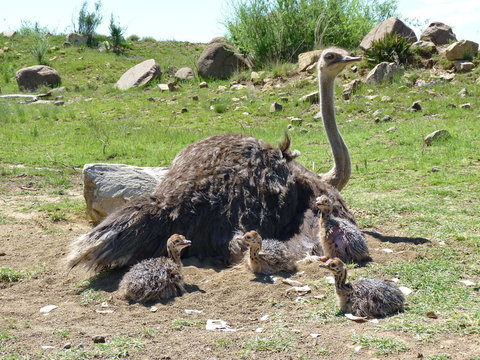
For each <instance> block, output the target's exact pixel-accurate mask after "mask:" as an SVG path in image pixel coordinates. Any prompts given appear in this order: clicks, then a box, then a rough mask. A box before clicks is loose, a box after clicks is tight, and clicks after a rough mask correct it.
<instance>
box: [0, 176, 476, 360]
mask: <svg viewBox="0 0 480 360" xmlns="http://www.w3.org/2000/svg"><path fill="white" fill-rule="evenodd" d="M30 180H31V179H28V178H25V177H24V178H12V179H11V180H9V181H8V182H2V183H0V187H1V189H0V190H1V192H0V216H2V218H3V219H7V221H3V222H1V223H0V254H1V256H0V267H9V268H13V269H15V270H27V271H28V270H32V269H37V272H36V274H35V275H33V277H31V278H27V279H24V280H22V281H20V282H14V283H1V282H0V356H1V357H2V358H4V359H7V358H8V359H17V358H19V359H20V358H28V359H43V358H47V359H50V358H51V359H87V358H100V359H113V358H120V357H123V356H128V357H129V358H131V359H172V360H176V359H205V360H207V359H218V360H220V359H240V358H246V359H321V358H325V359H326V358H328V359H375V358H379V359H380V358H381V359H400V358H402V359H417V358H422V357H423V358H425V359H427V358H429V357H430V358H431V359H443V358H442V357H433V356H439V355H438V354H450V355H451V356H452V357H444V358H445V359H447V358H448V359H473V358H474V357H475V356H480V349H479V343H478V341H472V340H473V339H472V337H473V335H472V336H457V335H448V334H443V335H439V336H436V337H435V339H434V340H433V341H422V342H421V341H417V340H416V339H415V338H414V336H413V335H412V334H410V333H402V332H399V331H391V330H385V328H386V327H385V324H388V322H389V321H391V319H384V320H380V322H379V323H378V324H375V323H372V322H366V323H355V322H351V321H349V320H347V319H346V318H344V317H343V316H342V315H337V316H333V317H332V311H333V313H335V311H337V308H336V307H335V305H334V301H335V300H334V296H333V293H332V292H333V288H332V285H329V284H327V282H326V281H325V276H326V275H327V274H325V273H324V272H322V271H320V270H319V269H318V265H317V264H313V263H312V264H306V265H302V266H301V267H300V272H299V273H297V274H295V275H294V276H292V278H293V279H295V280H298V281H300V282H302V283H303V284H305V285H309V286H310V287H311V288H312V292H311V293H309V294H306V295H304V296H302V297H299V296H298V295H296V294H295V293H293V292H287V289H289V288H290V285H287V284H285V283H283V282H282V278H281V277H279V279H277V281H275V282H272V281H268V280H269V279H256V278H255V276H254V275H253V274H251V273H250V272H248V271H247V270H246V269H245V268H243V267H236V268H232V269H215V268H209V267H204V266H202V267H199V266H195V265H198V264H195V261H194V260H192V259H187V261H185V264H186V266H185V268H184V276H185V280H186V283H187V284H188V293H186V294H184V295H183V296H181V297H178V298H176V299H174V300H173V301H171V302H168V303H166V304H162V303H157V304H153V305H154V306H155V307H156V308H157V310H156V311H152V310H155V309H152V304H149V305H148V306H144V305H140V304H133V305H131V304H129V303H128V302H126V301H124V300H122V299H121V298H119V296H118V294H117V286H118V283H119V281H120V279H121V276H122V272H120V271H117V272H109V273H106V274H102V275H101V276H99V277H96V278H94V279H93V280H91V281H89V282H88V281H85V280H87V279H89V276H88V274H85V273H82V272H80V271H77V270H75V269H74V270H72V271H70V272H67V270H66V268H65V264H64V258H65V255H66V253H67V247H68V244H69V243H70V242H71V240H72V239H74V238H75V237H76V236H78V235H80V234H82V233H84V232H87V231H88V230H89V229H91V227H92V224H90V223H89V222H88V221H87V219H86V218H85V217H83V216H80V215H74V214H70V213H69V214H68V216H67V219H66V220H62V221H57V222H53V221H52V220H51V219H50V218H49V217H48V216H46V214H45V212H42V211H38V210H35V205H36V204H45V203H49V202H50V203H54V202H57V201H58V200H59V198H60V197H68V198H71V199H76V200H77V201H81V199H82V185H81V181H80V175H78V176H76V177H75V179H73V181H74V186H73V187H72V188H71V189H69V190H68V191H67V192H66V194H64V195H59V196H55V195H48V194H49V192H48V191H47V190H44V189H42V190H36V189H34V187H35V186H34V184H33V185H32V183H31V182H29V181H30ZM32 188H33V190H26V189H32ZM364 230H365V229H364ZM369 230H371V229H369ZM376 231H377V232H378V233H381V234H384V235H389V236H395V235H398V234H395V233H394V232H395V230H393V229H376ZM372 234H373V235H375V233H370V232H368V233H366V237H367V241H368V243H369V246H370V248H371V252H372V257H373V259H374V260H375V262H376V263H380V264H382V263H386V262H388V261H390V260H391V259H392V255H391V254H389V253H386V252H384V251H381V248H384V247H386V245H385V242H384V241H382V239H381V238H379V237H378V236H372ZM429 246H431V245H430V244H429V243H428V242H423V241H412V242H400V241H399V242H395V241H392V242H388V247H389V248H390V249H392V250H393V251H394V254H395V255H394V256H395V260H399V259H403V260H409V259H414V258H415V257H416V256H419V255H420V254H422V252H424V251H426V250H427V249H428V247H429ZM353 271H354V270H353ZM270 280H271V279H270ZM45 305H56V306H58V308H56V309H55V310H52V311H51V312H49V313H46V314H43V313H41V312H40V309H41V308H42V307H43V306H45ZM186 309H190V310H199V311H201V313H193V314H188V313H186V312H185V310H186ZM407 311H408V310H407ZM207 319H222V320H224V321H226V322H227V323H228V325H229V326H230V327H231V329H234V330H236V331H219V330H216V331H209V330H206V329H205V323H206V321H207ZM432 321H434V320H433V319H432ZM260 329H261V330H260ZM312 334H316V335H312ZM353 334H362V335H374V336H376V337H388V338H394V339H397V340H399V341H401V342H403V343H404V344H406V346H407V347H408V349H406V350H401V351H400V352H397V351H394V352H393V353H391V354H387V355H382V354H378V353H377V352H376V350H375V349H372V348H367V347H363V348H360V349H359V348H358V345H359V344H357V343H354V342H353V341H352V336H353ZM98 335H100V336H103V337H105V341H106V345H105V347H103V348H102V347H101V346H99V345H96V344H94V341H93V338H94V337H95V336H98ZM69 347H70V348H69ZM67 348H69V349H67ZM15 355H16V356H17V357H15ZM22 356H23V357H22Z"/></svg>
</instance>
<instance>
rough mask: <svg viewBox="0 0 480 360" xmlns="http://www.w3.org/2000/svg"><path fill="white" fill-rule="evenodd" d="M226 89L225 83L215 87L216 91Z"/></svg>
mask: <svg viewBox="0 0 480 360" xmlns="http://www.w3.org/2000/svg"><path fill="white" fill-rule="evenodd" d="M225 90H227V87H226V86H225V85H219V86H218V88H217V92H222V91H225Z"/></svg>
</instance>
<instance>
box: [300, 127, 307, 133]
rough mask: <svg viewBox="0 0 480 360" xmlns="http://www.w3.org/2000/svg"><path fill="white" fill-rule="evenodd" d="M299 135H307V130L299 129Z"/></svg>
mask: <svg viewBox="0 0 480 360" xmlns="http://www.w3.org/2000/svg"><path fill="white" fill-rule="evenodd" d="M300 133H301V134H306V133H308V130H307V129H305V128H301V129H300Z"/></svg>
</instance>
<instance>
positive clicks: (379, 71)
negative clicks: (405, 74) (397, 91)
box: [365, 62, 402, 84]
mask: <svg viewBox="0 0 480 360" xmlns="http://www.w3.org/2000/svg"><path fill="white" fill-rule="evenodd" d="M401 71H402V68H401V67H400V66H398V65H397V64H395V63H388V62H381V63H380V64H378V65H377V66H375V67H374V68H373V69H372V70H371V71H370V72H369V73H368V75H367V77H366V79H365V82H366V83H367V84H380V83H382V82H385V81H391V80H392V79H393V77H394V76H395V74H398V73H400V72H401Z"/></svg>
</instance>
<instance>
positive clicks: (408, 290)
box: [399, 286, 413, 295]
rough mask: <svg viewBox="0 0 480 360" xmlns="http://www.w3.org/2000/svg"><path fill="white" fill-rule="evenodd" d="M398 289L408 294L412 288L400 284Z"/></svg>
mask: <svg viewBox="0 0 480 360" xmlns="http://www.w3.org/2000/svg"><path fill="white" fill-rule="evenodd" d="M399 289H400V291H401V292H402V293H403V294H404V295H410V294H411V293H412V292H413V290H412V289H410V288H408V287H406V286H400V287H399Z"/></svg>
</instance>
